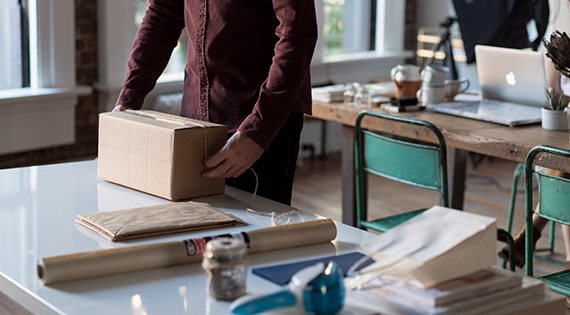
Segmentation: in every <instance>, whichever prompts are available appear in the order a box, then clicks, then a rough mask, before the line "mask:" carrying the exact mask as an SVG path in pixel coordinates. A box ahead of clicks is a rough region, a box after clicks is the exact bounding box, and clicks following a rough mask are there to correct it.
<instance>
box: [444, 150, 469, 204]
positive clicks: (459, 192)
mask: <svg viewBox="0 0 570 315" xmlns="http://www.w3.org/2000/svg"><path fill="white" fill-rule="evenodd" d="M449 149H451V148H449ZM450 151H453V153H452V156H451V158H450V159H448V163H449V165H448V167H449V188H450V190H449V206H450V207H451V208H454V209H458V210H463V196H464V194H465V167H466V164H467V151H465V150H461V149H451V150H450Z"/></svg>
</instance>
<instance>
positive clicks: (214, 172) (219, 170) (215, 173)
mask: <svg viewBox="0 0 570 315" xmlns="http://www.w3.org/2000/svg"><path fill="white" fill-rule="evenodd" d="M232 166H233V163H230V162H229V161H228V160H225V161H223V162H222V163H220V164H218V165H217V166H216V167H214V168H212V169H210V170H208V171H207V172H205V173H204V177H208V178H215V177H225V176H224V175H225V174H226V173H227V172H228V171H229V170H230V169H231V167H232Z"/></svg>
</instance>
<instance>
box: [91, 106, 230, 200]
mask: <svg viewBox="0 0 570 315" xmlns="http://www.w3.org/2000/svg"><path fill="white" fill-rule="evenodd" d="M226 136H227V131H226V127H225V126H223V125H219V124H214V123H209V122H203V121H198V120H193V119H189V118H185V117H180V116H176V115H169V114H164V113H160V112H155V111H147V110H140V111H134V110H128V111H124V112H112V113H102V114H100V115H99V152H98V170H97V176H98V177H99V178H102V179H105V180H107V181H110V182H113V183H116V184H119V185H123V186H126V187H129V188H132V189H136V190H139V191H143V192H146V193H149V194H152V195H155V196H159V197H162V198H165V199H169V200H184V199H190V198H194V197H201V196H209V195H216V194H222V193H223V192H224V179H223V178H205V177H204V176H202V173H203V172H204V170H205V166H204V159H205V158H206V157H207V156H210V155H212V154H214V153H216V152H217V151H218V150H219V149H220V148H221V147H222V146H223V145H224V143H225V142H226Z"/></svg>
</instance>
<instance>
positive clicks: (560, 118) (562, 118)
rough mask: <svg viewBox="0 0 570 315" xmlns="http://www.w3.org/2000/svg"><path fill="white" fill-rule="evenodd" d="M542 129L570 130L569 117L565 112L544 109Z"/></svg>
mask: <svg viewBox="0 0 570 315" xmlns="http://www.w3.org/2000/svg"><path fill="white" fill-rule="evenodd" d="M542 129H546V130H568V116H567V114H566V112H565V111H556V110H549V109H546V108H543V109H542Z"/></svg>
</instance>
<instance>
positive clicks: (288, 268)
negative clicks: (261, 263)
mask: <svg viewBox="0 0 570 315" xmlns="http://www.w3.org/2000/svg"><path fill="white" fill-rule="evenodd" d="M363 256H364V254H362V253H359V252H353V253H349V254H343V255H337V256H328V257H322V258H317V259H311V260H304V261H299V262H294V263H288V264H281V265H275V266H269V267H261V268H254V269H253V270H252V271H251V272H252V273H253V274H254V275H257V276H259V277H262V278H263V279H265V280H269V281H271V282H273V283H275V284H277V285H281V286H283V285H286V284H287V283H289V281H291V278H292V277H293V275H294V274H295V273H296V272H297V271H299V270H301V269H303V268H305V267H309V266H312V265H316V264H317V263H319V262H322V263H325V264H326V263H327V262H329V261H331V260H332V261H334V262H336V264H337V266H338V268H340V270H341V271H342V272H343V274H344V275H345V276H346V271H347V270H348V268H350V266H352V265H353V264H354V263H355V262H356V261H357V260H359V259H360V258H362V257H363ZM373 262H374V261H372V260H369V261H367V262H365V263H363V264H362V266H361V267H360V268H359V269H358V270H360V269H362V268H364V267H366V266H368V265H370V264H371V263H373Z"/></svg>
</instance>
